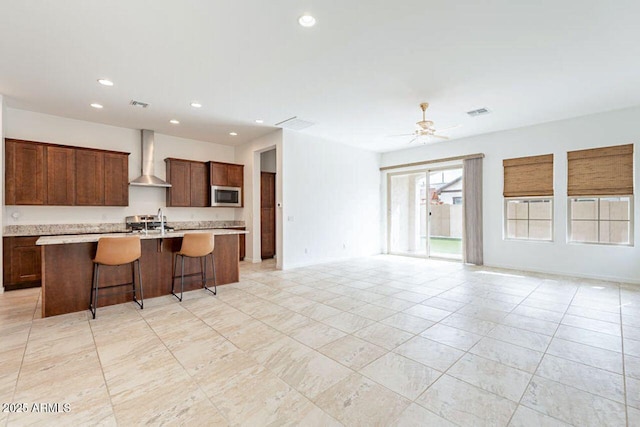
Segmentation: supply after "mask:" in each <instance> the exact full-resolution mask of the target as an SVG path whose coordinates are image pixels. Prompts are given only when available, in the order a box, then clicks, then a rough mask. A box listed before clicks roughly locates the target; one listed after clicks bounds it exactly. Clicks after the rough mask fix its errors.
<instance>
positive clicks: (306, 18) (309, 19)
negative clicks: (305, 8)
mask: <svg viewBox="0 0 640 427" xmlns="http://www.w3.org/2000/svg"><path fill="white" fill-rule="evenodd" d="M298 24H300V25H302V26H303V27H313V26H314V25H316V18H314V17H313V16H311V15H302V16H301V17H300V18H298Z"/></svg>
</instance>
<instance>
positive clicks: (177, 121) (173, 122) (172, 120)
mask: <svg viewBox="0 0 640 427" xmlns="http://www.w3.org/2000/svg"><path fill="white" fill-rule="evenodd" d="M169 123H171V124H172V125H179V124H180V120H176V119H171V120H169Z"/></svg>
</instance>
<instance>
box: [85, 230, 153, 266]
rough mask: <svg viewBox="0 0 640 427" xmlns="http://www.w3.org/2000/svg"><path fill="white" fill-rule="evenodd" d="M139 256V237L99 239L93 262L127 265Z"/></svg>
mask: <svg viewBox="0 0 640 427" xmlns="http://www.w3.org/2000/svg"><path fill="white" fill-rule="evenodd" d="M140 256H141V245H140V236H131V237H101V238H100V239H99V240H98V250H97V251H96V257H95V258H94V259H93V262H96V263H99V264H105V265H121V264H128V263H130V262H133V261H135V260H137V259H139V258H140Z"/></svg>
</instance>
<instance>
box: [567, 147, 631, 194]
mask: <svg viewBox="0 0 640 427" xmlns="http://www.w3.org/2000/svg"><path fill="white" fill-rule="evenodd" d="M567 161H568V164H569V176H568V182H567V195H568V196H570V197H571V196H618V195H626V196H628V195H632V194H633V144H627V145H617V146H614V147H603V148H594V149H591V150H580V151H570V152H568V153H567Z"/></svg>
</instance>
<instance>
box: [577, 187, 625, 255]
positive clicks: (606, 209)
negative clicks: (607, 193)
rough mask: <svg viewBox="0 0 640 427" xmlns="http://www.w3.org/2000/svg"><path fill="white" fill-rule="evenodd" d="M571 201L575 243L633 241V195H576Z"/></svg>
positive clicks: (623, 243)
mask: <svg viewBox="0 0 640 427" xmlns="http://www.w3.org/2000/svg"><path fill="white" fill-rule="evenodd" d="M569 200H570V206H571V208H570V212H571V221H570V229H569V236H570V239H569V240H570V241H571V242H578V243H609V244H614V245H630V244H631V241H632V239H631V236H632V229H631V218H633V216H632V215H631V206H632V198H631V197H575V198H571V199H569Z"/></svg>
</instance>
